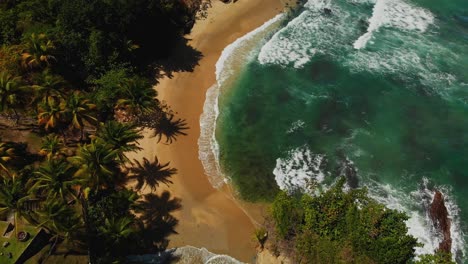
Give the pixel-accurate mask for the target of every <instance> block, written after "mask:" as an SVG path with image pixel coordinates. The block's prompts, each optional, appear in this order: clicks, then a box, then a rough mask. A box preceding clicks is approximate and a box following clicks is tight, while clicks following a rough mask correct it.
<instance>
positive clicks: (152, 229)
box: [136, 191, 182, 251]
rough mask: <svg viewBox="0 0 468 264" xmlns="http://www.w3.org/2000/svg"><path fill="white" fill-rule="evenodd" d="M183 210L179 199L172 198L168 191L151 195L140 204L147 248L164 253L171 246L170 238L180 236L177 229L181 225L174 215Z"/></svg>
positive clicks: (142, 227)
mask: <svg viewBox="0 0 468 264" xmlns="http://www.w3.org/2000/svg"><path fill="white" fill-rule="evenodd" d="M181 208H182V205H181V200H180V199H179V198H175V197H171V194H170V193H169V192H168V191H164V192H162V193H161V194H160V195H157V194H154V193H149V194H146V195H144V200H142V201H140V202H139V203H138V208H137V210H136V212H137V213H140V214H141V215H140V217H139V220H140V225H141V230H142V233H143V234H142V236H143V239H144V241H145V243H147V245H146V246H147V247H153V248H157V249H158V250H160V251H163V250H165V249H166V248H167V246H168V244H169V239H168V237H169V236H170V235H172V234H178V233H177V231H176V230H175V227H176V226H177V224H178V223H179V220H177V219H176V218H175V217H174V216H173V215H172V213H173V212H175V211H177V210H180V209H181Z"/></svg>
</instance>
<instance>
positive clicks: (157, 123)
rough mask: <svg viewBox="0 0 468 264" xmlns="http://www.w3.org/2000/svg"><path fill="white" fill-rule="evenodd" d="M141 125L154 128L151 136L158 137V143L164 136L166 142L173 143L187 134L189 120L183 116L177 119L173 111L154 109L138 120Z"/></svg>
mask: <svg viewBox="0 0 468 264" xmlns="http://www.w3.org/2000/svg"><path fill="white" fill-rule="evenodd" d="M138 123H139V125H141V126H143V127H146V128H149V129H151V130H152V135H151V137H156V138H157V140H158V143H159V142H161V140H162V139H163V137H164V138H165V142H164V143H166V144H171V143H173V142H174V141H176V140H177V137H178V136H186V135H187V133H186V132H185V130H188V129H189V127H188V126H187V121H186V120H185V119H182V118H177V119H175V116H174V114H173V113H171V112H166V111H153V112H151V113H149V114H146V115H143V116H142V117H140V118H139V120H138Z"/></svg>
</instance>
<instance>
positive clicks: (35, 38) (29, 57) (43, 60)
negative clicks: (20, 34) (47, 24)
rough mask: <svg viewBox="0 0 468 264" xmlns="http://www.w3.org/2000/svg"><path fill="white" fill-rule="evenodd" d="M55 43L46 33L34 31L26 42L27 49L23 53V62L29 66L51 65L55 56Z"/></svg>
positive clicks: (25, 65)
mask: <svg viewBox="0 0 468 264" xmlns="http://www.w3.org/2000/svg"><path fill="white" fill-rule="evenodd" d="M54 49H55V46H54V44H53V43H52V41H51V40H49V39H48V38H47V36H46V35H45V34H38V35H36V34H35V33H32V34H31V35H30V36H29V37H28V39H27V42H26V49H25V50H24V51H23V53H22V54H21V59H22V64H23V66H24V67H28V68H40V67H44V66H48V65H50V63H51V62H52V61H54V60H55V57H54V56H53V55H52V53H53V51H54Z"/></svg>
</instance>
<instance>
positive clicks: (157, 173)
mask: <svg viewBox="0 0 468 264" xmlns="http://www.w3.org/2000/svg"><path fill="white" fill-rule="evenodd" d="M134 161H135V163H136V166H134V167H132V168H130V172H131V173H132V176H131V177H130V178H132V179H136V180H137V182H138V183H137V185H136V189H137V190H141V189H142V188H143V187H144V185H145V184H146V185H148V186H149V187H150V188H151V190H152V191H155V190H156V187H158V186H159V183H164V184H166V185H167V186H168V185H169V183H172V181H170V180H169V178H170V177H171V176H172V175H174V174H176V173H177V169H175V168H169V162H167V163H164V164H161V163H159V160H158V157H157V156H155V157H154V162H150V161H149V160H148V159H147V158H143V164H142V163H140V162H139V161H138V160H134Z"/></svg>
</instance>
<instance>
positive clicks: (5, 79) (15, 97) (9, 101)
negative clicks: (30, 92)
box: [0, 72, 24, 123]
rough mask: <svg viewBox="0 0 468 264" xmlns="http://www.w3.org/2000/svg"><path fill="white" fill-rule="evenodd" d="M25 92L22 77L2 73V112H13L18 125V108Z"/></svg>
mask: <svg viewBox="0 0 468 264" xmlns="http://www.w3.org/2000/svg"><path fill="white" fill-rule="evenodd" d="M23 91H24V87H23V86H22V81H21V78H20V77H14V76H12V75H10V74H8V73H6V72H1V73H0V112H6V111H8V110H12V111H13V112H14V113H15V116H16V122H17V123H18V120H19V115H18V113H17V112H16V107H18V106H19V105H20V104H21V98H22V96H21V95H22V94H23Z"/></svg>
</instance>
